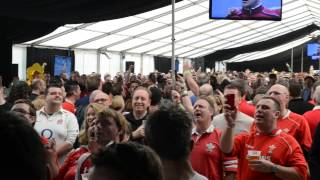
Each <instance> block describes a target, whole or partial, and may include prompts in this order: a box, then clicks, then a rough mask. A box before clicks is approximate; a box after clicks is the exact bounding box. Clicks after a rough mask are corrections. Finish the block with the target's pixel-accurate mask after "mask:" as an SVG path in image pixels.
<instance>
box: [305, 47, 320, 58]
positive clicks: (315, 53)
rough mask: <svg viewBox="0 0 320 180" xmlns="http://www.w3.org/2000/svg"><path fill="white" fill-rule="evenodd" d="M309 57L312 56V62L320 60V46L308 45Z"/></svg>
mask: <svg viewBox="0 0 320 180" xmlns="http://www.w3.org/2000/svg"><path fill="white" fill-rule="evenodd" d="M307 55H308V56H310V58H311V59H312V60H320V44H319V43H309V44H308V45H307Z"/></svg>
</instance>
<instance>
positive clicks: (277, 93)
mask: <svg viewBox="0 0 320 180" xmlns="http://www.w3.org/2000/svg"><path fill="white" fill-rule="evenodd" d="M272 94H274V95H275V96H279V95H280V94H285V93H280V92H277V91H271V92H269V93H268V95H269V96H271V95H272Z"/></svg>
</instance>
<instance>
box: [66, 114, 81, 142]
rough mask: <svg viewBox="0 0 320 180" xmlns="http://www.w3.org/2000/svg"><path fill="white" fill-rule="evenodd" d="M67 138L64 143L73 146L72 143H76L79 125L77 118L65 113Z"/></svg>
mask: <svg viewBox="0 0 320 180" xmlns="http://www.w3.org/2000/svg"><path fill="white" fill-rule="evenodd" d="M66 117H67V138H66V142H68V143H70V144H72V145H73V143H74V142H75V141H76V138H77V136H78V134H79V125H78V121H77V118H76V116H75V115H74V114H72V113H69V112H68V113H67V116H66Z"/></svg>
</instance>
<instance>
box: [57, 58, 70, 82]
mask: <svg viewBox="0 0 320 180" xmlns="http://www.w3.org/2000/svg"><path fill="white" fill-rule="evenodd" d="M71 63H72V58H71V57H70V56H57V55H56V56H54V75H55V76H59V75H60V74H61V73H67V78H69V77H70V75H71Z"/></svg>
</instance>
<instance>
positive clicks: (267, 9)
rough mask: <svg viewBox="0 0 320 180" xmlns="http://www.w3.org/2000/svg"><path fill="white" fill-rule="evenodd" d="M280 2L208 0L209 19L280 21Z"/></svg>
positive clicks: (264, 0)
mask: <svg viewBox="0 0 320 180" xmlns="http://www.w3.org/2000/svg"><path fill="white" fill-rule="evenodd" d="M281 15H282V0H210V18H211V19H231V20H272V21H280V20H281Z"/></svg>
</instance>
